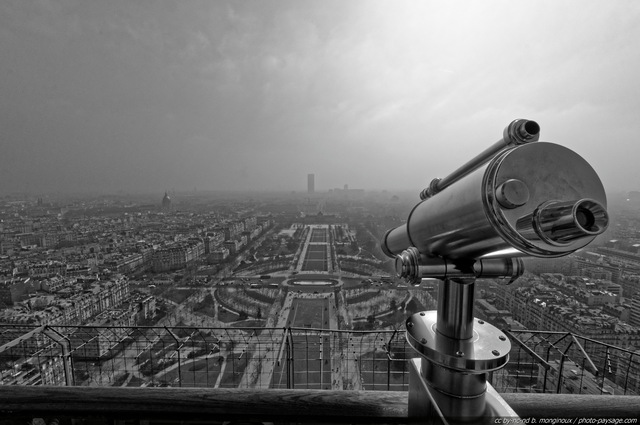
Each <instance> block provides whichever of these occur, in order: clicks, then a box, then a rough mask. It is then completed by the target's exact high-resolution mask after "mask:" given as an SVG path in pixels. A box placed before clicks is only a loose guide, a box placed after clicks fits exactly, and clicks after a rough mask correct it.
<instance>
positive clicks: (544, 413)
mask: <svg viewBox="0 0 640 425" xmlns="http://www.w3.org/2000/svg"><path fill="white" fill-rule="evenodd" d="M407 394H408V393H406V392H393V391H328V390H276V389H267V390H249V389H209V388H126V387H125V388H123V387H117V388H111V387H47V386H31V387H27V386H0V416H2V417H12V416H15V417H40V416H43V417H44V416H47V417H50V416H56V415H58V416H63V417H96V416H99V417H108V418H114V419H163V420H169V419H175V420H212V419H214V418H215V420H216V421H222V420H229V421H234V420H240V419H241V420H243V421H267V422H270V421H285V422H286V421H290V422H317V421H319V420H320V421H323V422H350V423H353V422H361V423H373V422H384V423H406V422H407V421H408V417H407ZM502 397H503V398H504V400H505V401H506V402H507V403H508V404H509V405H510V406H511V407H512V408H513V409H514V410H515V411H516V412H517V413H518V415H519V416H520V417H521V418H528V417H535V418H640V397H637V396H611V395H609V396H598V395H571V394H531V393H505V394H502Z"/></svg>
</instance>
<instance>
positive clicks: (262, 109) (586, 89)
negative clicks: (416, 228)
mask: <svg viewBox="0 0 640 425" xmlns="http://www.w3.org/2000/svg"><path fill="white" fill-rule="evenodd" d="M639 79H640V2H638V1H618V0H616V1H591V0H576V1H561V0H550V1H539V0H536V1H514V0H508V1H484V0H483V1H464V2H460V1H431V2H429V1H422V0H416V1H397V0H393V1H391V0H389V1H374V0H363V1H354V0H349V1H346V0H337V1H327V0H316V1H304V0H293V1H282V0H274V1H265V0H259V1H234V2H227V1H211V0H207V1H190V0H186V1H158V0H149V1H146V0H135V1H130V0H123V1H114V0H39V1H35V0H34V1H31V0H29V1H25V0H2V1H1V2H0V194H2V193H11V192H18V191H24V190H27V191H29V192H31V193H47V192H52V191H53V192H66V191H100V192H115V191H119V190H122V191H125V192H136V191H156V192H163V191H164V190H165V189H168V190H172V189H175V190H193V189H194V188H197V189H198V190H222V189H234V190H235V189H242V190H244V189H260V190H262V189H269V190H305V189H306V181H307V180H306V178H307V174H308V173H315V175H316V189H317V190H321V191H322V190H327V189H331V188H334V187H342V186H343V185H344V184H349V186H350V187H351V188H364V189H375V188H380V189H410V190H413V189H417V190H419V189H420V188H422V186H424V185H425V184H426V183H428V182H429V181H430V180H431V179H432V178H434V177H443V176H445V175H446V174H448V173H449V172H450V171H453V170H454V169H455V168H456V167H457V166H458V165H460V164H461V163H463V162H465V161H466V160H468V159H470V158H471V157H472V156H473V155H474V154H476V153H478V152H480V151H482V150H483V149H484V148H485V147H487V146H488V145H490V144H492V143H493V142H495V141H496V140H498V139H499V138H500V137H501V136H502V131H503V129H504V127H505V126H506V125H507V124H508V123H509V122H510V121H512V120H513V119H516V118H529V119H533V120H536V121H537V122H538V123H539V124H540V127H541V140H546V141H552V142H555V143H559V144H562V145H565V146H567V147H569V148H571V149H573V150H575V151H576V152H578V153H579V154H580V155H581V156H583V157H584V158H585V159H586V160H587V161H588V162H590V163H591V165H592V166H593V167H594V168H595V169H596V171H597V172H598V173H599V175H600V177H601V179H602V180H603V183H604V184H605V186H606V187H607V189H608V190H619V189H620V190H632V189H635V190H640V166H639V162H638V159H639V155H638V152H639V151H640V145H639V144H638V141H639V138H640V81H639Z"/></svg>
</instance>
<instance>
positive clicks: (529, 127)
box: [524, 121, 540, 136]
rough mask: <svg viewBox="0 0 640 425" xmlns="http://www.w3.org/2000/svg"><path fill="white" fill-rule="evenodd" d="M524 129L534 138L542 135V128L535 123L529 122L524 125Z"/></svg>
mask: <svg viewBox="0 0 640 425" xmlns="http://www.w3.org/2000/svg"><path fill="white" fill-rule="evenodd" d="M524 129H525V131H526V132H527V133H529V134H531V135H532V136H535V135H536V134H538V133H540V126H539V125H538V123H537V122H535V121H527V122H526V123H525V125H524Z"/></svg>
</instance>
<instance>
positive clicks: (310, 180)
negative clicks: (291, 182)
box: [307, 174, 316, 193]
mask: <svg viewBox="0 0 640 425" xmlns="http://www.w3.org/2000/svg"><path fill="white" fill-rule="evenodd" d="M315 180H316V175H315V174H309V175H307V192H308V193H313V192H315V189H316V181H315Z"/></svg>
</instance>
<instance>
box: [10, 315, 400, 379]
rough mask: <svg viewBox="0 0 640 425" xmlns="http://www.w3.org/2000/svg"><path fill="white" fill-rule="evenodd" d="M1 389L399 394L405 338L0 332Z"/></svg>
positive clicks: (182, 330) (161, 330)
mask: <svg viewBox="0 0 640 425" xmlns="http://www.w3.org/2000/svg"><path fill="white" fill-rule="evenodd" d="M0 336H1V338H2V339H1V340H0V380H1V383H2V384H3V385H76V386H148V387H150V386H180V387H215V388H308V389H366V390H399V391H406V389H407V386H408V381H407V379H408V375H407V373H406V372H407V369H406V360H407V359H408V358H409V357H410V354H409V351H407V346H406V343H405V339H404V333H403V332H397V331H370V332H368V331H361V332H355V331H335V330H326V329H309V328H195V327H106V326H105V327H101V326H73V327H71V326H40V327H22V328H21V329H16V328H15V327H6V326H0Z"/></svg>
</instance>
